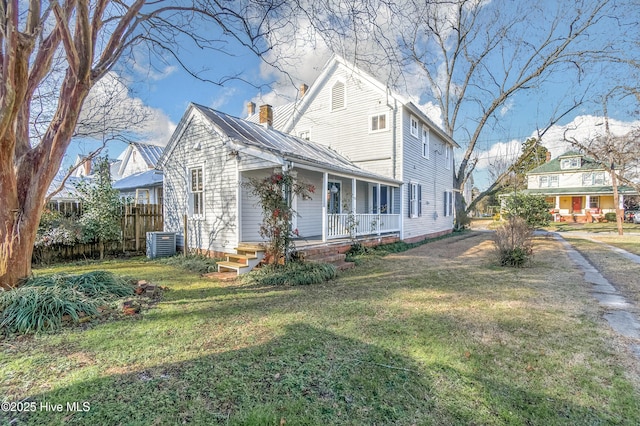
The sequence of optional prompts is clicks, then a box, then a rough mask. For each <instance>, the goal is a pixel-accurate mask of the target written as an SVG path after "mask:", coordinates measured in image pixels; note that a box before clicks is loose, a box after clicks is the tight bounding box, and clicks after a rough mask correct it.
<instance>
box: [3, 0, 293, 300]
mask: <svg viewBox="0 0 640 426" xmlns="http://www.w3.org/2000/svg"><path fill="white" fill-rule="evenodd" d="M279 5H280V3H277V2H273V3H272V2H268V1H266V2H265V1H257V0H256V1H252V0H244V1H238V2H219V1H216V0H211V1H206V0H197V1H195V0H194V1H192V2H175V3H174V2H166V3H165V2H155V1H145V0H134V1H130V2H121V1H112V0H95V1H91V2H89V1H75V0H60V1H51V2H42V1H37V0H29V1H19V0H7V1H2V2H0V75H2V81H1V82H0V200H2V206H1V208H0V286H2V287H3V288H13V287H15V286H17V285H19V283H20V281H21V279H23V278H25V277H28V276H29V275H30V274H31V255H32V251H33V242H34V240H35V235H36V231H37V228H38V222H39V219H40V215H41V212H42V210H43V206H44V200H45V196H46V192H47V189H48V187H49V185H50V183H51V181H52V180H53V178H54V176H55V175H56V173H57V172H58V170H59V168H60V165H61V162H62V159H63V156H64V155H65V152H66V150H67V147H68V146H69V143H70V141H71V138H72V137H73V135H74V134H75V132H76V131H77V129H78V127H77V124H78V121H79V119H80V118H81V111H82V106H83V104H84V102H85V100H86V99H87V97H88V96H89V93H90V91H91V89H92V87H94V86H95V85H96V83H97V82H98V81H100V79H101V78H103V77H104V76H105V75H106V74H107V73H108V72H109V71H110V70H112V69H113V68H114V66H115V65H116V64H117V63H118V61H119V60H120V59H121V58H124V57H130V56H129V55H131V54H132V52H133V51H134V50H136V49H142V48H143V47H146V48H147V49H148V50H149V52H152V53H155V54H157V55H159V56H165V57H171V58H174V59H175V60H177V61H178V62H179V63H182V64H184V62H181V61H180V59H181V57H182V56H181V53H182V51H181V43H183V42H185V40H187V41H190V42H191V45H192V46H196V48H198V49H199V50H200V51H203V50H211V49H214V50H216V51H221V52H227V53H229V54H233V53H235V50H236V49H237V48H238V45H240V46H243V48H246V49H249V50H251V51H253V52H254V53H256V54H258V55H261V54H263V53H264V52H265V51H266V50H268V48H269V46H268V44H267V43H266V42H265V40H266V38H265V37H264V36H265V34H268V33H269V32H270V31H271V30H273V29H274V28H275V26H277V25H278V22H279V19H280V18H281V17H282V15H281V14H280V10H279ZM231 41H233V43H230V42H231ZM184 65H185V66H186V64H184ZM192 73H193V74H194V75H196V76H200V77H201V78H203V79H206V80H209V78H208V77H206V76H205V75H203V74H200V73H198V71H197V70H192ZM233 77H235V76H233ZM210 81H213V80H210ZM221 81H224V79H223V78H220V79H219V80H217V81H214V82H216V83H220V82H221ZM52 93H55V95H56V102H55V105H54V106H53V108H51V109H46V108H41V109H40V108H34V105H38V104H39V102H41V100H42V97H43V96H45V97H46V96H50V95H51V94H52ZM43 111H48V112H49V115H48V116H47V115H46V114H44V113H43ZM40 113H42V115H39V114H40ZM34 123H38V126H37V128H39V129H41V130H40V132H39V133H37V131H36V130H34V126H33V124H34ZM34 139H35V140H34Z"/></svg>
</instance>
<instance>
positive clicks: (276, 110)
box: [246, 102, 297, 130]
mask: <svg viewBox="0 0 640 426" xmlns="http://www.w3.org/2000/svg"><path fill="white" fill-rule="evenodd" d="M296 105H297V102H289V103H288V104H284V105H278V106H275V107H273V108H272V112H273V123H272V127H273V128H274V129H278V130H281V129H283V128H284V125H285V124H287V121H289V118H291V116H292V115H293V112H294V111H295V108H296ZM246 121H250V122H252V123H258V124H259V123H260V107H258V108H257V112H256V113H255V114H252V115H250V116H249V117H247V118H246Z"/></svg>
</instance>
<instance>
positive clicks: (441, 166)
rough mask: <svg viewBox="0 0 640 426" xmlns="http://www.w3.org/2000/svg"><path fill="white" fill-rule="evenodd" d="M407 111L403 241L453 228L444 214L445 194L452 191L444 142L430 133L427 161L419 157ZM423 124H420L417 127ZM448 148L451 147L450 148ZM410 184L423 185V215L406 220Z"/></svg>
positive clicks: (404, 152) (451, 222)
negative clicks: (446, 165) (410, 129)
mask: <svg viewBox="0 0 640 426" xmlns="http://www.w3.org/2000/svg"><path fill="white" fill-rule="evenodd" d="M411 116H412V115H411V113H410V112H408V111H407V112H405V114H403V120H402V124H403V132H402V135H403V140H402V145H403V159H402V162H403V168H402V179H403V181H404V182H405V185H404V186H403V190H402V203H403V206H404V216H405V217H404V219H403V220H404V222H403V223H404V235H403V237H404V239H412V238H417V237H420V236H427V235H430V234H433V233H436V232H441V231H447V230H451V229H452V228H453V216H445V215H444V193H445V191H448V192H451V191H452V188H453V171H452V167H450V168H449V169H448V170H447V169H446V168H445V158H446V157H445V147H446V146H447V145H446V143H445V142H444V141H443V140H442V139H440V138H439V137H438V135H437V134H436V132H431V135H430V138H431V139H430V144H429V159H426V158H424V157H423V156H422V140H421V138H420V137H418V138H416V137H415V136H413V135H411V132H410V131H409V127H410V117H411ZM421 125H422V123H420V126H421ZM449 149H451V148H449ZM410 183H416V184H419V185H422V215H421V216H420V217H414V218H409V217H408V207H409V198H408V197H409V188H410V185H409V184H410Z"/></svg>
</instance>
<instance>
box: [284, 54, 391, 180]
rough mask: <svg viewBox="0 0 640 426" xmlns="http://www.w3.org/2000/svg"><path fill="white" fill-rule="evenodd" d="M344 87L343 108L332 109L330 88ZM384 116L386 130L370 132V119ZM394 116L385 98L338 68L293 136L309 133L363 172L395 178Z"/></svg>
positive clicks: (350, 73)
mask: <svg viewBox="0 0 640 426" xmlns="http://www.w3.org/2000/svg"><path fill="white" fill-rule="evenodd" d="M337 81H342V82H344V84H345V90H346V99H347V104H346V108H343V109H340V110H338V111H332V110H331V89H332V87H333V85H334V84H335V83H336V82H337ZM378 114H387V128H388V130H386V131H378V132H370V131H369V125H370V123H369V120H370V118H371V116H373V115H378ZM395 116H396V114H394V112H393V109H392V107H390V106H388V105H387V96H386V94H385V93H384V92H383V91H380V90H377V89H376V88H374V87H373V86H371V85H369V84H368V83H366V82H364V81H362V80H361V79H358V77H357V76H356V75H354V74H353V73H352V72H351V71H348V70H347V69H346V68H344V67H342V66H340V67H338V68H337V69H336V71H335V72H334V73H332V75H331V76H330V77H329V79H328V80H327V81H326V83H324V86H323V87H322V90H320V91H319V92H318V93H317V94H316V96H315V98H314V99H312V100H311V101H310V103H309V105H308V106H307V108H306V109H305V110H304V111H303V115H302V117H301V118H300V120H299V121H298V122H297V123H296V125H295V127H294V129H293V130H292V131H291V133H292V134H298V133H299V132H300V131H307V130H308V131H310V135H311V141H313V142H316V143H320V144H323V145H328V146H331V147H332V148H334V149H335V150H337V151H338V152H340V153H342V154H343V155H345V156H346V157H347V158H349V159H350V160H351V161H353V162H354V163H355V164H357V165H358V166H360V167H362V168H363V169H365V170H368V171H371V172H373V173H378V174H381V175H383V176H387V177H390V178H395V177H396V176H394V174H395V173H396V170H395V168H394V164H393V160H392V159H393V156H394V149H393V141H394V139H393V137H394V130H393V125H394V122H395Z"/></svg>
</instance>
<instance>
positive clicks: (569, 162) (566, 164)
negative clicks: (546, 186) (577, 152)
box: [560, 157, 580, 170]
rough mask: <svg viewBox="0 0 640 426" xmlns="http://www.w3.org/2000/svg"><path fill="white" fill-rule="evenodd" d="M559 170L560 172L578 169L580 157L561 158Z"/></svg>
mask: <svg viewBox="0 0 640 426" xmlns="http://www.w3.org/2000/svg"><path fill="white" fill-rule="evenodd" d="M560 168H561V169H562V170H566V169H579V168H580V157H571V158H563V159H562V160H560Z"/></svg>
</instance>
